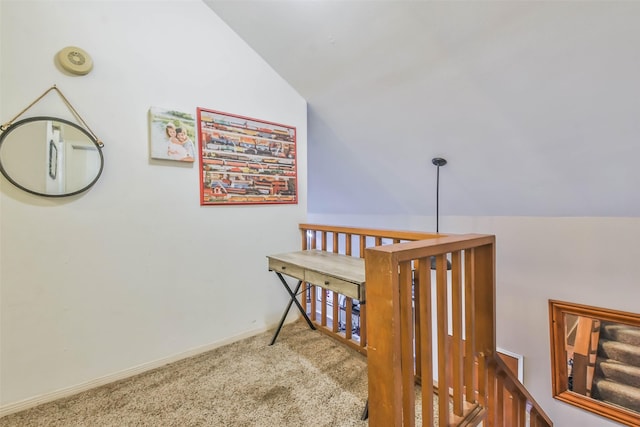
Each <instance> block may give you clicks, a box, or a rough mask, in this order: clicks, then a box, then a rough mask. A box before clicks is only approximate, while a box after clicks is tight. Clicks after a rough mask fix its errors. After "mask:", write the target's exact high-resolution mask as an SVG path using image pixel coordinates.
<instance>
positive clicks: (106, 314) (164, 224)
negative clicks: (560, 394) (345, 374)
mask: <svg viewBox="0 0 640 427" xmlns="http://www.w3.org/2000/svg"><path fill="white" fill-rule="evenodd" d="M0 18H1V21H0V24H1V25H0V27H1V30H0V31H1V43H2V45H1V51H0V53H1V55H0V57H1V58H2V63H1V67H0V75H1V76H2V79H1V82H0V111H1V112H2V117H1V121H2V122H3V123H4V122H5V121H8V120H9V119H10V118H12V117H13V116H14V115H15V114H17V113H18V112H19V111H20V110H21V109H22V108H24V107H26V106H27V105H28V104H29V103H30V102H31V101H33V100H34V99H35V98H36V97H37V96H39V95H40V94H41V93H42V92H43V91H44V90H45V89H47V88H49V87H50V86H51V85H52V84H57V85H58V87H59V88H60V89H61V90H62V92H63V93H64V94H65V95H66V96H67V97H68V99H69V100H70V102H71V103H72V104H73V106H74V107H75V108H76V109H77V110H78V112H79V113H80V115H81V116H82V117H83V118H84V119H85V121H86V122H87V124H88V125H89V126H90V127H91V129H92V130H93V131H94V132H95V133H96V134H97V135H98V136H99V137H100V138H101V139H102V140H103V141H104V144H105V148H104V156H105V168H104V172H103V174H102V177H101V178H100V180H99V181H98V182H97V184H96V185H95V187H93V188H92V189H91V190H89V191H88V192H86V193H85V194H83V195H81V196H77V197H71V198H62V199H47V198H42V197H37V196H32V195H30V194H27V193H25V192H23V191H21V190H19V189H18V188H16V187H14V186H12V185H11V184H10V183H9V182H8V181H6V179H4V178H0V185H1V188H0V190H1V191H0V203H1V204H0V249H1V252H0V266H1V267H2V269H1V272H0V304H1V306H0V311H1V317H0V328H1V329H0V332H1V335H0V405H2V406H0V409H2V407H4V408H5V409H6V408H7V407H9V406H11V405H14V406H15V405H16V404H19V403H20V402H32V403H33V402H34V399H38V398H41V399H45V398H47V396H48V397H51V396H54V395H55V394H56V393H63V392H64V391H65V390H69V389H74V387H75V389H78V388H82V387H83V386H86V385H91V384H96V383H97V382H100V381H101V379H104V378H113V377H114V375H118V374H119V373H120V374H122V373H127V372H132V370H135V369H138V368H141V367H142V368H144V367H149V366H150V364H153V363H154V362H157V361H160V362H161V361H165V360H167V359H168V358H171V357H174V356H176V355H178V356H179V355H183V354H186V352H189V351H191V350H193V349H196V350H197V349H199V348H202V347H206V346H211V345H216V344H220V343H222V342H227V341H229V340H234V339H237V338H238V337H241V336H245V335H247V334H253V333H257V332H260V331H262V330H265V329H266V328H268V327H271V326H273V325H274V324H275V323H277V321H278V320H279V317H280V315H281V312H282V309H283V307H284V305H285V303H286V301H287V295H286V293H285V292H284V290H282V289H281V285H280V284H279V282H278V281H277V279H276V278H275V276H273V275H272V274H270V273H269V272H268V270H267V263H266V258H265V255H267V254H269V253H273V252H283V251H286V250H293V249H297V248H299V232H298V230H297V224H298V223H299V222H304V220H305V213H306V203H307V194H306V193H307V191H306V188H307V183H306V169H307V166H306V154H307V150H306V145H307V142H306V134H307V129H306V126H307V118H306V102H305V100H304V99H302V98H301V97H300V96H299V95H298V94H297V93H296V92H295V91H294V90H292V89H291V87H290V86H289V85H288V84H287V83H286V82H284V81H283V80H282V79H281V78H280V77H279V76H278V75H276V74H275V73H274V72H273V70H272V69H271V68H270V67H269V66H268V65H267V64H266V63H265V62H264V61H263V60H262V59H261V58H259V57H258V56H257V55H256V54H255V53H254V52H253V51H252V50H250V49H249V48H248V47H247V46H246V44H245V43H244V42H243V41H242V40H240V39H239V38H238V37H237V36H236V35H235V34H234V33H232V32H231V31H230V30H229V28H228V27H227V26H226V25H225V24H223V23H222V22H221V21H220V20H219V19H218V17H217V16H216V15H215V14H214V13H213V12H212V11H211V10H210V9H209V8H208V7H207V6H206V5H205V4H203V3H202V2H201V1H199V0H194V1H191V0H182V1H127V2H118V1H105V2H101V1H44V0H43V1H28V2H25V1H18V0H16V1H13V0H9V1H7V0H2V1H1V2H0ZM69 45H76V46H79V47H81V48H83V49H85V50H86V51H87V52H88V53H89V54H91V55H92V57H93V60H94V70H93V71H92V72H91V73H90V74H88V75H87V76H81V77H78V76H71V75H68V74H65V73H64V72H62V71H61V70H60V69H58V68H57V67H56V65H55V63H54V56H55V54H56V53H57V52H58V51H59V50H60V49H62V48H64V47H66V46H69ZM151 106H157V107H165V108H172V109H176V110H179V111H185V112H192V113H193V114H194V115H195V112H196V107H204V108H211V109H216V110H220V111H226V112H229V113H233V114H240V115H244V116H249V117H255V118H258V119H264V120H268V121H273V122H278V123H283V124H286V125H291V126H295V127H296V128H297V134H298V140H297V142H298V151H297V153H298V162H299V163H298V165H299V170H298V184H299V187H298V188H299V203H298V204H297V205H262V206H235V207H234V206H226V207H220V206H218V207H213V206H207V207H201V206H200V205H199V194H198V191H199V175H198V172H199V171H198V164H197V162H196V163H195V164H179V163H178V162H162V161H155V160H154V161H151V160H149V148H148V145H149V144H148V124H147V121H148V119H147V112H148V110H149V107H151ZM41 114H46V115H53V116H59V117H62V118H67V119H69V118H71V114H70V113H69V111H68V110H67V109H66V107H65V106H64V104H63V103H62V102H61V100H60V99H59V98H58V96H57V95H56V94H55V93H54V92H52V93H50V94H49V95H47V97H46V98H45V99H44V100H43V101H42V102H40V103H39V104H37V105H36V106H35V107H34V108H33V109H32V110H29V111H28V112H27V113H26V114H25V116H24V117H27V116H30V115H41ZM43 396H44V397H43Z"/></svg>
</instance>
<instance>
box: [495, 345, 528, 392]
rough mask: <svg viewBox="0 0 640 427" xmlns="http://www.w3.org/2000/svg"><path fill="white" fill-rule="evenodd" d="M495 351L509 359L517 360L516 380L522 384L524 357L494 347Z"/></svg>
mask: <svg viewBox="0 0 640 427" xmlns="http://www.w3.org/2000/svg"><path fill="white" fill-rule="evenodd" d="M496 351H497V352H498V353H502V354H506V355H507V356H509V357H513V358H514V359H518V380H519V381H520V382H521V383H522V384H524V356H523V355H521V354H517V353H514V352H512V351H509V350H505V349H502V348H500V347H496Z"/></svg>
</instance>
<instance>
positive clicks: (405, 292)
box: [399, 262, 416, 427]
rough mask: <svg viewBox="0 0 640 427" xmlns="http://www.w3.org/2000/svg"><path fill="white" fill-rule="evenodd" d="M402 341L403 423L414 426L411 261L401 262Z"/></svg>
mask: <svg viewBox="0 0 640 427" xmlns="http://www.w3.org/2000/svg"><path fill="white" fill-rule="evenodd" d="M399 281H400V322H401V326H400V341H401V357H402V359H401V360H402V362H401V364H402V390H403V392H402V412H403V421H404V423H403V425H404V426H405V427H413V426H414V425H415V422H416V414H415V412H416V410H415V407H416V393H415V381H416V380H415V368H414V364H415V362H414V355H413V338H414V334H413V304H412V301H411V263H410V262H403V263H402V264H400V279H399Z"/></svg>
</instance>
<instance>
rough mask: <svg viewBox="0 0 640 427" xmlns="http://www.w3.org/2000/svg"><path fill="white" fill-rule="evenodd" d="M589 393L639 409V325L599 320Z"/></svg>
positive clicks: (595, 397)
mask: <svg viewBox="0 0 640 427" xmlns="http://www.w3.org/2000/svg"><path fill="white" fill-rule="evenodd" d="M591 397H592V398H594V399H597V400H600V401H604V402H607V403H611V404H613V405H617V406H621V407H624V408H627V409H630V410H632V411H635V412H640V328H637V327H633V326H628V325H623V324H619V323H610V322H602V324H601V327H600V339H599V343H598V355H597V358H596V369H595V373H594V377H593V384H592V389H591Z"/></svg>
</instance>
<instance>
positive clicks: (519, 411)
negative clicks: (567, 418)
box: [489, 354, 553, 427]
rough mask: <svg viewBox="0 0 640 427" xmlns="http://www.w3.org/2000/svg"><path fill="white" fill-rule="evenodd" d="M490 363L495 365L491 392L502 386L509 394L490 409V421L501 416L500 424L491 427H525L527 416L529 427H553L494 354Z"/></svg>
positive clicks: (512, 374)
mask: <svg viewBox="0 0 640 427" xmlns="http://www.w3.org/2000/svg"><path fill="white" fill-rule="evenodd" d="M492 363H494V364H495V365H496V368H495V371H496V377H495V380H496V381H495V384H494V387H493V388H492V390H494V391H496V392H497V391H498V387H500V385H502V386H503V387H504V389H505V391H506V392H507V393H508V394H509V396H507V398H506V399H503V400H502V401H497V400H496V403H497V404H496V405H495V406H494V407H492V408H490V415H489V418H490V419H491V418H493V419H494V420H496V419H499V418H500V417H501V416H502V423H501V424H497V423H495V422H494V424H493V425H508V426H525V425H527V423H526V417H527V416H528V417H529V423H528V425H529V426H531V427H543V426H553V422H552V421H551V419H550V418H549V417H548V416H547V414H546V413H545V412H544V411H543V410H542V409H541V407H540V405H539V404H538V402H536V400H535V399H534V398H533V396H531V394H530V393H529V391H528V390H527V389H526V387H525V386H524V385H523V384H522V383H521V382H520V380H518V378H517V377H516V375H515V374H514V373H513V372H512V371H511V370H510V369H509V367H508V366H507V365H506V363H505V362H504V361H503V360H502V359H501V358H500V357H497V355H496V354H494V355H493V359H492ZM498 378H500V380H499V381H498V380H497V379H498ZM505 391H503V393H504V392H505ZM505 403H510V405H508V406H505ZM500 412H501V413H502V414H500ZM527 414H528V415H527Z"/></svg>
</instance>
